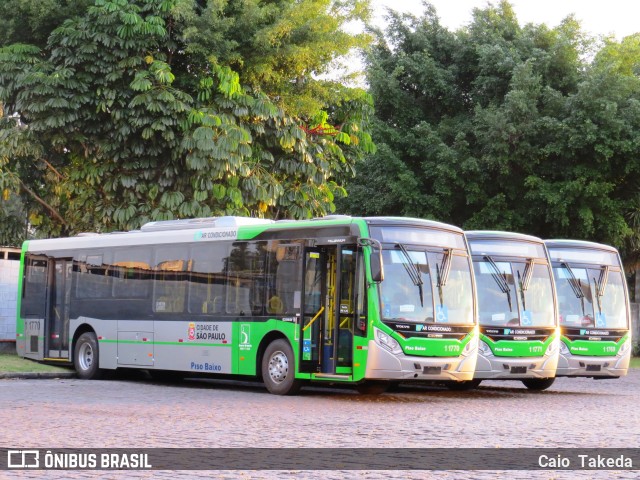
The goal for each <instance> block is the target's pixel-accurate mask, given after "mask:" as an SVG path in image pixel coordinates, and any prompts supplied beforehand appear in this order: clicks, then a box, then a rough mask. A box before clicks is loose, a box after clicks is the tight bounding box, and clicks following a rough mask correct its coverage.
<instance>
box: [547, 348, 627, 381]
mask: <svg viewBox="0 0 640 480" xmlns="http://www.w3.org/2000/svg"><path fill="white" fill-rule="evenodd" d="M630 360H631V356H630V355H622V356H620V357H618V356H615V357H587V356H584V357H583V356H577V355H571V354H569V355H560V360H559V362H558V372H557V373H556V376H558V377H594V378H596V377H597V378H607V377H611V378H616V377H621V376H623V375H626V374H627V370H628V369H629V362H630Z"/></svg>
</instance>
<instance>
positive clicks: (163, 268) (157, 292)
mask: <svg viewBox="0 0 640 480" xmlns="http://www.w3.org/2000/svg"><path fill="white" fill-rule="evenodd" d="M187 253H188V252H187V248H186V247H184V246H170V247H158V248H157V249H156V255H155V269H154V270H155V280H154V291H153V310H154V311H155V312H171V313H181V312H184V301H185V296H186V293H187V273H186V272H187V270H189V267H190V266H191V262H189V261H188V260H187Z"/></svg>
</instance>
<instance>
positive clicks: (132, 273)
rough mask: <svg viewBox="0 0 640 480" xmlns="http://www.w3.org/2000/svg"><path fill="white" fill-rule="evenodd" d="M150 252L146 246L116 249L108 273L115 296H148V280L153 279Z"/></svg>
mask: <svg viewBox="0 0 640 480" xmlns="http://www.w3.org/2000/svg"><path fill="white" fill-rule="evenodd" d="M150 257H151V252H150V250H149V249H148V248H145V249H142V248H132V249H126V250H117V251H115V253H114V258H113V265H112V266H110V267H109V272H108V273H109V275H110V276H111V277H112V281H113V296H114V297H115V298H147V297H148V296H149V290H150V289H149V284H150V282H149V280H151V279H153V275H152V271H151V267H150V266H149V264H150V263H151V262H150V260H151V258H150Z"/></svg>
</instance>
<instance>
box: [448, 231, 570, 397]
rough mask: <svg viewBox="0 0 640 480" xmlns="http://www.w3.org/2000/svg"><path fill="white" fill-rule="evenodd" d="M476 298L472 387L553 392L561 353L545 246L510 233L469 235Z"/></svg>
mask: <svg viewBox="0 0 640 480" xmlns="http://www.w3.org/2000/svg"><path fill="white" fill-rule="evenodd" d="M466 236H467V241H468V242H469V248H470V249H471V254H472V257H473V268H474V273H475V280H476V285H477V292H478V293H477V294H478V311H479V316H478V323H479V326H480V346H479V354H478V363H477V365H476V371H475V375H474V380H472V381H471V382H467V383H462V384H460V385H459V387H460V388H465V387H468V388H472V387H475V386H477V385H479V384H480V382H481V381H482V380H483V379H491V380H498V379H501V380H521V381H522V383H523V384H524V385H525V386H526V387H527V388H529V389H531V390H544V389H546V388H548V387H550V386H551V385H552V384H553V382H554V380H555V375H556V367H557V365H558V352H559V332H558V320H557V319H558V314H557V308H556V302H555V290H554V283H553V275H552V271H551V264H550V262H549V259H548V256H547V250H546V248H545V245H544V242H543V241H542V240H541V239H539V238H537V237H532V236H529V235H522V234H518V233H511V232H491V231H472V232H466Z"/></svg>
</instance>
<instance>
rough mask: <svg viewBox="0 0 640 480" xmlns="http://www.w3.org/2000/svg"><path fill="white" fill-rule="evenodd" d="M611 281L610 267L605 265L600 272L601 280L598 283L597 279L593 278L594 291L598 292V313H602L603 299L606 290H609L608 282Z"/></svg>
mask: <svg viewBox="0 0 640 480" xmlns="http://www.w3.org/2000/svg"><path fill="white" fill-rule="evenodd" d="M608 280H609V266H608V265H603V266H602V270H601V271H600V278H599V279H598V281H597V282H596V277H593V289H594V290H595V292H596V301H597V303H598V312H600V313H602V302H601V300H600V299H601V298H602V296H603V295H604V290H605V288H607V281H608Z"/></svg>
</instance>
